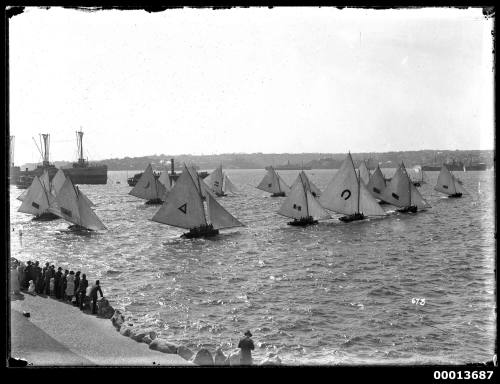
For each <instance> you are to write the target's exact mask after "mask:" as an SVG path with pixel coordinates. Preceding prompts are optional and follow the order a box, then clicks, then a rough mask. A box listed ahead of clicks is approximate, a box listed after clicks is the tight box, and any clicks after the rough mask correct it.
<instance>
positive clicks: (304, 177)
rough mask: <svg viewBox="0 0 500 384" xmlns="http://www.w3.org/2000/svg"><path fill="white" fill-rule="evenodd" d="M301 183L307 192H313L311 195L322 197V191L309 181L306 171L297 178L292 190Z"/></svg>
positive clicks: (301, 172)
mask: <svg viewBox="0 0 500 384" xmlns="http://www.w3.org/2000/svg"><path fill="white" fill-rule="evenodd" d="M299 183H302V184H303V185H304V187H305V188H306V190H309V191H311V194H312V195H313V196H314V197H319V196H321V191H320V190H319V188H318V187H316V185H314V183H313V182H312V181H310V180H309V178H308V177H307V175H306V173H305V172H304V171H300V173H299V175H298V176H297V178H296V179H295V181H294V182H293V184H292V186H291V188H290V189H291V190H292V189H293V188H294V187H295V186H296V185H297V184H299ZM290 193H291V192H290Z"/></svg>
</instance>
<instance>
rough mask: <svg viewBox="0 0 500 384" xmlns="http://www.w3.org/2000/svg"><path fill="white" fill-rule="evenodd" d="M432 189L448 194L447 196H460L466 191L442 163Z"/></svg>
mask: <svg viewBox="0 0 500 384" xmlns="http://www.w3.org/2000/svg"><path fill="white" fill-rule="evenodd" d="M434 189H435V190H436V191H438V192H442V193H445V194H447V195H448V197H462V195H463V194H467V191H466V190H465V188H464V187H463V186H462V182H461V181H460V180H459V179H458V178H457V177H455V175H453V173H451V172H450V170H449V169H448V168H447V167H446V166H445V165H444V164H443V166H442V168H441V172H439V176H438V179H437V184H436V186H435V187H434Z"/></svg>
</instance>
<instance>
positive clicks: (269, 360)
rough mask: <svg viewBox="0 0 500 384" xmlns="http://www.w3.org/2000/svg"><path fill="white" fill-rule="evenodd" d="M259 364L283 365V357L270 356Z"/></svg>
mask: <svg viewBox="0 0 500 384" xmlns="http://www.w3.org/2000/svg"><path fill="white" fill-rule="evenodd" d="M259 365H281V359H280V358H279V357H278V356H273V357H268V358H267V359H266V360H264V361H263V362H262V363H260V364H259Z"/></svg>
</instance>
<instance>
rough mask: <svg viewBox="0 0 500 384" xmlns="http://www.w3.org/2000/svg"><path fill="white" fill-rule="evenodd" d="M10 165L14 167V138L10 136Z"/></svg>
mask: <svg viewBox="0 0 500 384" xmlns="http://www.w3.org/2000/svg"><path fill="white" fill-rule="evenodd" d="M9 144H10V145H9V163H10V166H11V167H13V166H14V136H10V141H9Z"/></svg>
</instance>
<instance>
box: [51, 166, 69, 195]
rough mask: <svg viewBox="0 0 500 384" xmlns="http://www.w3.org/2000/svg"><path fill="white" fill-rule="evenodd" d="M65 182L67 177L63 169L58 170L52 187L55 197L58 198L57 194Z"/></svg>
mask: <svg viewBox="0 0 500 384" xmlns="http://www.w3.org/2000/svg"><path fill="white" fill-rule="evenodd" d="M64 180H66V176H65V175H64V172H63V170H62V169H58V170H57V172H56V174H55V175H54V177H53V178H52V183H51V186H50V192H51V193H52V194H53V195H54V196H57V193H58V192H59V190H60V189H61V187H62V186H63V184H64Z"/></svg>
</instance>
